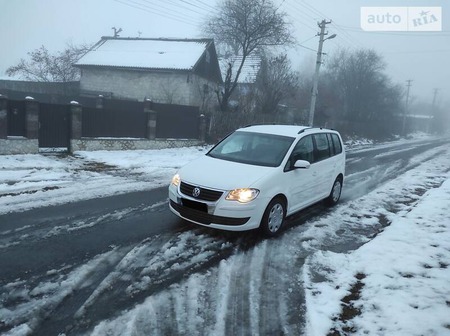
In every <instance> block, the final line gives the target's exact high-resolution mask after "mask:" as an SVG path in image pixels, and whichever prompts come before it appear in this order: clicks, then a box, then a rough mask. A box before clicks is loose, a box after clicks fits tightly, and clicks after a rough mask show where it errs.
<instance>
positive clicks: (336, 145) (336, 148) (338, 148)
mask: <svg viewBox="0 0 450 336" xmlns="http://www.w3.org/2000/svg"><path fill="white" fill-rule="evenodd" d="M331 138H332V139H333V145H334V151H335V153H336V154H340V153H342V145H341V140H339V137H338V136H337V134H334V133H332V134H331Z"/></svg>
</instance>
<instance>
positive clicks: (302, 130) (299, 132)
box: [297, 127, 312, 134]
mask: <svg viewBox="0 0 450 336" xmlns="http://www.w3.org/2000/svg"><path fill="white" fill-rule="evenodd" d="M309 129H312V127H306V128H303V129H301V130H300V131H298V133H297V134H301V133H303V132H304V131H306V130H309Z"/></svg>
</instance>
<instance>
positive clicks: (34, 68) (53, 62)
mask: <svg viewBox="0 0 450 336" xmlns="http://www.w3.org/2000/svg"><path fill="white" fill-rule="evenodd" d="M88 50H89V46H88V45H80V46H74V45H72V44H68V45H67V46H66V49H64V50H63V51H60V52H58V53H56V54H50V52H49V51H48V50H47V48H46V47H44V46H41V47H40V48H38V49H35V50H33V51H30V52H28V56H29V58H30V59H29V60H24V59H21V60H20V62H19V64H17V65H14V66H11V67H9V68H8V69H6V74H7V75H8V76H16V75H18V76H20V77H21V78H23V79H26V80H31V81H36V82H70V81H74V80H78V79H79V76H80V72H79V70H78V69H77V68H75V67H73V66H72V65H73V63H75V62H76V61H77V60H78V59H79V58H80V57H81V56H82V55H84V54H85V53H86V52H87V51H88Z"/></svg>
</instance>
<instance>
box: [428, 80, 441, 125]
mask: <svg viewBox="0 0 450 336" xmlns="http://www.w3.org/2000/svg"><path fill="white" fill-rule="evenodd" d="M438 92H439V89H433V102H432V103H431V113H430V119H429V121H428V133H431V123H432V122H433V119H434V115H435V109H436V97H437V94H438Z"/></svg>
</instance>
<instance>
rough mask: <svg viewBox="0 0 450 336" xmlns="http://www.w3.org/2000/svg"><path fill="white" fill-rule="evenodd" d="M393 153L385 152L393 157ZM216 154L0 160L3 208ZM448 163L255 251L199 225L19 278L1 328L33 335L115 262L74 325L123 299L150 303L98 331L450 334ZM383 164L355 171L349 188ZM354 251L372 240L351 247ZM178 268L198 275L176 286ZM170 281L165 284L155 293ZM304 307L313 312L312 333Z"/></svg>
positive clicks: (56, 199)
mask: <svg viewBox="0 0 450 336" xmlns="http://www.w3.org/2000/svg"><path fill="white" fill-rule="evenodd" d="M396 144H399V142H397V143H396ZM389 146H390V145H388V144H384V145H383V147H382V148H386V153H387V152H389ZM359 150H364V149H359ZM205 151H206V149H205V148H203V147H196V148H184V149H177V150H175V149H168V150H160V151H128V152H127V151H126V152H79V153H77V155H76V156H75V157H60V156H40V155H31V156H28V155H19V156H3V157H2V156H0V213H6V212H10V211H22V210H25V209H29V208H34V207H40V206H44V205H49V204H60V203H65V202H72V201H76V200H79V199H88V198H92V197H100V196H105V195H111V194H114V193H119V192H120V193H122V192H128V191H134V190H144V189H150V188H154V187H158V186H163V185H167V184H168V181H169V180H170V178H171V176H172V174H173V173H174V172H175V171H176V170H177V168H178V167H180V166H181V165H183V164H184V163H185V162H188V161H190V160H192V159H194V158H196V157H198V156H199V155H202V154H204V153H205ZM380 155H387V154H380ZM398 167H400V166H396V165H393V166H391V167H389V168H387V169H386V170H381V171H382V172H383V174H388V173H390V172H391V171H392V170H395V169H397V168H398ZM449 167H450V148H448V146H440V147H438V148H434V149H431V150H429V151H427V152H425V153H423V154H421V155H417V156H416V157H415V158H414V160H412V161H411V162H409V163H408V167H407V168H405V169H406V173H404V174H401V175H400V176H398V177H396V178H394V179H392V180H390V181H389V182H388V183H385V184H383V185H381V186H379V187H378V188H376V189H375V190H373V191H371V192H369V193H365V194H364V196H362V197H360V198H357V199H353V200H350V201H347V202H345V203H341V204H339V205H338V206H337V207H336V208H335V209H333V211H331V212H328V213H325V214H324V215H321V216H319V217H318V218H315V219H314V220H309V221H307V222H305V223H304V224H302V225H298V226H294V227H292V228H290V229H289V230H288V231H287V232H286V233H285V234H284V235H282V236H280V237H278V238H277V239H271V240H263V241H261V242H256V243H255V246H252V248H249V249H248V250H242V249H239V248H237V247H236V245H234V243H233V242H230V241H228V240H227V239H224V238H223V237H221V236H217V237H216V236H212V235H210V234H205V232H204V231H202V230H201V229H193V230H189V231H185V232H181V233H179V234H176V235H170V234H166V235H161V236H159V237H155V238H154V239H153V238H152V239H145V240H143V241H142V242H141V243H140V244H138V245H136V246H133V247H130V248H125V247H112V248H111V250H110V251H108V252H106V253H104V254H101V255H98V256H96V257H95V258H93V259H91V260H89V261H87V262H86V263H85V264H84V265H82V266H81V267H74V268H71V265H67V266H66V269H61V270H60V269H55V270H49V271H48V272H47V274H46V278H45V279H33V281H34V283H25V282H24V281H23V280H21V279H17V281H16V282H11V283H8V284H6V285H5V286H2V288H1V289H2V293H0V294H1V295H2V300H0V303H1V305H0V325H1V323H2V322H3V323H7V324H8V325H17V327H15V328H13V329H12V330H11V331H10V332H8V333H7V334H6V335H15V336H16V335H28V334H32V332H33V330H34V328H35V327H36V325H37V324H38V323H39V319H38V317H40V316H45V314H48V313H49V312H52V310H53V309H54V308H55V307H57V306H58V304H60V303H61V302H62V301H63V300H65V299H66V298H67V297H70V296H71V295H72V294H73V293H76V292H77V291H79V290H82V289H83V288H86V287H88V286H90V284H92V283H93V282H95V281H97V280H96V276H95V274H96V273H100V274H101V270H102V269H103V268H105V269H107V268H108V267H109V266H111V265H112V266H111V267H112V268H113V271H110V270H109V271H108V273H106V274H108V275H107V276H106V277H105V278H101V279H102V280H101V281H100V283H99V285H98V286H97V287H96V290H95V291H94V292H92V294H90V296H89V297H88V298H87V299H86V300H85V302H84V304H83V305H82V306H81V308H80V309H79V310H78V312H77V314H76V315H77V316H76V317H77V318H78V319H80V320H83V319H86V318H88V317H89V315H90V313H91V310H92V309H98V307H99V305H101V303H102V302H103V301H102V300H107V299H111V297H112V298H113V300H114V299H115V297H116V296H117V298H118V299H117V300H118V301H120V300H119V299H120V298H121V296H120V295H122V296H128V297H131V298H133V297H139V296H142V295H144V296H145V297H146V299H144V300H142V303H140V304H137V305H135V306H134V307H133V308H131V309H125V310H123V311H122V312H119V313H118V314H117V316H116V317H114V318H111V319H106V320H104V321H102V322H100V323H98V324H97V325H96V327H95V329H94V330H93V331H92V332H91V333H89V334H94V335H125V334H126V335H134V334H148V335H152V334H155V335H156V334H168V333H169V334H179V335H188V334H189V335H206V334H209V335H232V334H252V335H257V334H259V331H260V330H266V331H268V330H272V331H273V334H276V333H278V334H280V333H284V334H289V335H291V334H292V335H298V334H301V333H304V334H306V335H308V336H309V335H313V336H315V335H327V334H328V333H330V334H332V335H342V334H348V333H352V332H353V333H354V334H358V335H359V334H368V335H439V336H440V335H450V280H448V279H450V273H449V264H450V214H449V212H448V209H449V208H450V173H449ZM375 168H376V167H374V168H373V169H369V170H368V171H367V174H362V173H361V172H353V173H350V174H349V175H348V176H347V181H348V187H349V189H350V190H351V187H352V186H353V187H354V188H356V187H357V185H358V184H359V182H360V181H361V180H363V179H365V178H367V176H368V175H374V174H376V173H377V172H378V171H377V170H376V169H375ZM377 169H378V168H377ZM80 190H82V191H83V192H82V193H81V194H80ZM152 206H154V207H155V208H157V207H161V206H166V204H155V205H152ZM116 215H117V216H125V215H126V214H116ZM93 220H94V219H93ZM0 225H1V223H0ZM369 231H370V232H373V233H374V235H373V236H372V237H369V238H368V237H367V232H369ZM55 234H56V233H55ZM336 242H342V247H341V248H337V247H336V246H337V245H336ZM352 243H355V245H357V246H359V245H360V244H363V245H362V246H361V247H359V248H357V249H356V250H354V251H351V245H352ZM349 246H350V247H349ZM1 248H2V247H0V249H1ZM214 258H220V261H218V262H217V265H216V266H214V263H212V264H213V266H212V267H209V268H208V269H207V271H202V272H198V270H199V269H203V268H202V265H207V264H209V263H211V262H212V260H214ZM180 273H181V274H183V273H184V274H188V276H187V277H186V278H185V279H184V280H182V281H177V282H170V281H172V280H170V279H171V277H173V274H180ZM165 282H167V283H168V285H167V286H166V289H164V290H158V291H157V293H154V294H152V288H153V287H154V286H155V284H161V283H165ZM114 288H117V293H119V292H120V293H119V294H117V293H116V292H114V290H113V289H114ZM147 293H150V294H147ZM303 295H304V297H305V299H306V305H305V307H300V306H299V302H302V301H303ZM3 298H5V299H3ZM8 301H10V303H11V304H8ZM105 302H108V301H105ZM12 303H14V304H12ZM96 307H97V308H96ZM267 307H270V310H269V309H265V308H267ZM299 312H306V325H301V322H299V321H302V320H303V318H300V317H299V316H298V314H299Z"/></svg>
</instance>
